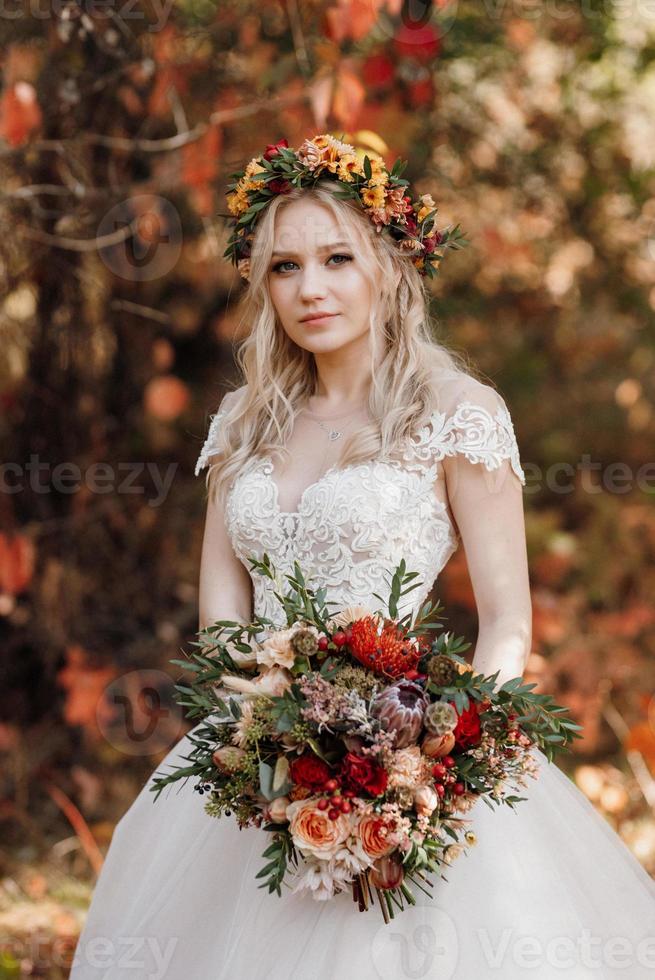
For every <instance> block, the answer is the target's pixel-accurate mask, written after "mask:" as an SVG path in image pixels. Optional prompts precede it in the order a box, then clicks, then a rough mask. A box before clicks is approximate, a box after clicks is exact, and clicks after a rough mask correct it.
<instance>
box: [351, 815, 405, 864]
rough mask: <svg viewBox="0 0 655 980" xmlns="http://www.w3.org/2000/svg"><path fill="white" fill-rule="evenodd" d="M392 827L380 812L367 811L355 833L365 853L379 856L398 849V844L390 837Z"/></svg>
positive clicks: (373, 856) (374, 856)
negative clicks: (390, 839) (391, 840)
mask: <svg viewBox="0 0 655 980" xmlns="http://www.w3.org/2000/svg"><path fill="white" fill-rule="evenodd" d="M391 829H392V828H391V827H390V826H389V822H388V821H387V820H385V819H384V817H382V816H380V814H378V813H365V814H364V816H363V817H362V818H361V820H360V821H359V823H358V824H357V827H356V828H355V835H356V836H357V837H358V838H359V840H360V841H361V844H362V848H363V849H364V851H365V853H366V854H368V855H369V856H370V857H372V858H378V857H382V856H383V855H384V854H389V853H390V852H391V851H394V850H395V849H396V844H395V843H394V842H390V841H389V839H388V838H389V834H390V833H391Z"/></svg>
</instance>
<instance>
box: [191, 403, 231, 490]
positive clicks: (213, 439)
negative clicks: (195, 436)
mask: <svg viewBox="0 0 655 980" xmlns="http://www.w3.org/2000/svg"><path fill="white" fill-rule="evenodd" d="M226 415H227V410H226V409H225V408H219V410H218V411H217V412H216V414H215V415H212V416H210V418H211V421H210V423H209V431H208V432H207V438H206V439H205V442H204V445H203V447H202V449H201V450H200V455H199V456H198V460H197V462H196V469H195V475H196V476H198V474H199V473H200V471H201V470H203V469H204V468H205V466H208V465H209V457H210V456H212V455H213V454H214V453H216V452H218V445H217V440H218V432H219V429H220V425H221V422H222V420H223V419H224V418H225V416H226Z"/></svg>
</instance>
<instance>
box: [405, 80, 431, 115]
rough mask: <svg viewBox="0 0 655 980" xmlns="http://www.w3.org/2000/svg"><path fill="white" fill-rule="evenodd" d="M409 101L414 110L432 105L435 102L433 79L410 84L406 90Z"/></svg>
mask: <svg viewBox="0 0 655 980" xmlns="http://www.w3.org/2000/svg"><path fill="white" fill-rule="evenodd" d="M405 91H406V93H407V101H408V102H409V104H410V105H411V106H412V107H413V108H414V109H419V108H421V107H422V106H426V105H430V104H431V103H432V102H433V100H434V84H433V82H432V79H431V78H422V79H420V80H419V81H417V82H409V83H408V85H407V87H406V89H405Z"/></svg>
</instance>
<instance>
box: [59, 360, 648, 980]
mask: <svg viewBox="0 0 655 980" xmlns="http://www.w3.org/2000/svg"><path fill="white" fill-rule="evenodd" d="M237 394H238V393H235V394H230V395H228V396H226V398H225V400H224V403H223V405H226V404H227V403H228V402H229V401H230V399H232V398H234V397H237ZM444 406H445V407H444ZM442 408H443V410H442V411H441V412H436V413H435V414H434V416H433V418H432V419H431V421H430V424H429V425H428V426H426V427H425V429H424V430H423V431H422V432H419V433H417V434H416V436H415V438H412V440H411V441H410V443H409V444H408V445H407V446H406V447H405V450H404V451H403V452H402V453H401V454H400V456H397V457H396V458H394V459H385V460H379V461H376V462H371V463H365V464H356V465H352V466H347V467H345V468H339V467H338V466H337V465H336V464H335V462H334V460H335V459H336V453H335V452H334V449H335V447H336V445H338V446H339V447H340V446H341V444H342V442H343V440H341V442H340V441H339V440H335V442H334V443H332V442H331V441H330V439H329V437H328V434H327V432H325V431H323V429H324V427H319V426H318V425H317V424H316V419H315V417H313V416H311V415H309V414H308V413H305V414H303V415H301V416H299V417H298V419H297V420H296V423H295V428H294V433H293V436H292V439H291V440H290V443H289V445H290V447H291V455H290V458H289V461H288V463H287V465H286V468H285V469H283V470H281V471H280V472H279V473H277V472H275V468H274V464H273V461H272V460H271V459H270V458H262V457H259V456H257V457H254V458H252V459H251V460H250V462H249V464H248V465H247V466H246V467H245V468H244V469H243V471H242V472H241V473H240V474H239V475H238V477H237V478H236V480H235V481H234V482H233V485H232V487H231V488H230V495H229V497H228V502H227V505H226V512H225V524H226V528H227V531H228V534H229V538H230V541H231V543H232V545H233V548H234V551H235V553H236V555H237V556H238V558H239V559H240V560H241V561H242V562H243V563H244V564H245V566H246V568H249V565H248V563H247V557H248V555H255V556H256V557H258V558H261V556H262V554H263V553H264V552H268V554H269V556H270V557H271V559H272V560H273V562H274V564H275V565H276V567H277V568H278V570H279V572H280V573H283V572H286V571H291V570H292V565H293V561H294V560H297V561H298V562H299V563H300V565H301V568H302V569H303V571H304V572H305V573H306V575H307V577H308V579H309V584H310V585H319V584H323V585H325V586H326V587H327V588H328V590H329V596H328V597H329V598H332V599H333V600H335V601H338V602H339V603H340V604H342V605H347V604H362V605H368V606H369V607H370V608H378V607H379V605H380V604H379V603H378V602H377V600H373V599H372V596H373V593H376V592H377V593H378V594H380V595H382V596H386V595H387V594H388V582H389V579H388V576H389V574H390V572H392V571H393V569H394V568H395V567H396V565H397V564H398V562H399V561H400V559H401V558H405V559H406V562H407V568H408V570H409V571H417V572H419V573H420V579H421V581H422V582H423V583H424V584H423V586H422V588H421V589H417V590H416V591H415V592H412V593H410V594H409V596H407V597H406V605H405V607H401V613H404V612H406V611H407V609H412V610H416V609H418V607H419V606H420V604H421V603H422V602H423V601H424V600H425V598H426V596H427V594H428V592H429V591H430V589H431V587H432V585H433V582H434V580H435V578H436V577H437V575H438V574H439V572H440V571H441V569H442V568H443V567H444V565H445V564H446V562H447V560H448V558H449V557H450V555H451V554H452V553H453V551H454V550H455V549H456V547H457V544H458V534H459V532H458V530H457V529H456V526H455V525H454V523H453V519H452V514H451V512H450V510H449V506H448V499H447V497H446V492H445V486H444V480H443V474H442V472H441V468H440V461H441V460H443V458H444V457H445V456H446V455H450V456H452V455H455V454H456V455H458V457H459V458H461V460H462V463H463V465H464V466H465V467H467V468H468V469H467V473H468V472H473V473H476V474H479V481H480V486H479V490H480V494H481V495H479V497H478V505H477V506H478V511H477V513H479V519H480V520H483V521H484V520H492V521H500V520H501V518H500V517H499V515H500V514H502V509H498V508H501V504H500V503H499V501H501V500H502V499H503V497H504V494H503V493H502V492H498V491H499V487H500V488H501V489H502V487H501V484H500V482H499V480H500V481H504V480H509V481H510V483H511V485H512V488H513V489H512V490H511V491H510V492H520V491H521V484H522V483H524V482H525V480H524V475H523V470H522V469H521V464H520V462H519V454H518V449H517V446H516V441H515V437H514V430H513V427H512V422H511V420H510V416H509V414H508V412H507V407H506V405H505V403H504V401H503V400H502V399H501V398H500V396H499V395H498V394H497V393H496V392H495V391H494V390H493V389H492V388H490V387H489V386H487V385H483V384H481V383H480V382H477V381H473V380H469V381H466V382H464V385H463V386H462V382H461V380H457V379H453V380H452V382H450V383H449V384H444V392H443V401H442ZM224 411H225V409H224V408H223V407H221V410H219V411H218V412H217V414H216V415H215V416H213V418H212V422H211V425H210V429H209V434H208V436H207V440H206V442H205V445H204V447H203V450H202V452H201V454H200V458H199V460H198V465H197V469H196V472H197V473H199V472H200V471H201V469H202V468H203V467H204V466H205V465H206V464H207V463H208V462H209V459H210V457H211V455H212V451H213V450H215V439H216V435H217V433H218V430H219V426H220V424H221V419H222V418H223V417H224ZM338 421H344V423H346V420H338V419H337V418H334V419H333V420H332V424H333V425H334V424H335V423H338ZM346 424H347V423H346ZM350 424H351V425H352V421H351V423H350ZM328 428H329V426H328ZM345 431H346V430H345ZM347 431H349V430H347ZM459 458H458V462H459ZM326 464H327V468H326ZM274 472H275V478H274V476H273V474H274ZM462 473H463V475H462V492H466V487H467V485H468V484H467V481H466V479H465V474H464V470H463V471H462ZM310 476H313V477H314V479H313V480H312V481H311V482H309V481H308V478H309V477H310ZM449 486H450V484H449ZM485 494H486V496H485ZM287 508H288V509H287ZM494 527H495V528H496V527H497V530H498V533H500V531H501V530H502V528H501V527H500V526H497V525H494ZM267 581H268V580H265V579H263V578H262V577H261V576H259V575H257V574H256V573H254V574H253V590H254V608H255V612H259V613H262V614H264V615H266V616H269V617H271V618H272V619H273V620H275V621H276V622H279V623H280V624H281V625H282V624H284V623H285V619H284V617H283V616H282V614H281V612H282V611H281V607H280V606H279V603H278V601H277V600H276V599H275V597H274V595H273V590H272V588H270V582H269V588H268V589H267V588H266V582H267ZM278 584H280V585H282V584H283V583H282V581H281V580H280V582H279V583H278ZM194 731H195V729H194ZM191 749H192V744H191V742H190V741H189V738H188V736H185V737H184V738H182V739H181V740H180V742H179V743H178V744H177V745H175V746H174V747H173V748H172V749H171V751H170V752H169V753H168V755H167V756H166V758H165V759H163V760H162V762H161V763H160V765H159V766H158V767H157V769H156V771H155V772H156V773H157V774H159V775H163V774H167V773H169V772H170V771H171V767H172V766H174V765H176V764H177V765H185V764H187V761H186V760H185V759H183V758H182V757H183V756H188V754H189V752H190V750H191ZM536 755H537V758H538V761H539V764H540V765H539V768H540V774H539V777H538V779H536V780H529V782H528V787H527V789H526V790H522V791H521V795H524V796H527V797H528V799H527V801H526V802H523V803H519V804H518V805H517V807H516V809H515V810H512V809H511V808H510V807H508V806H503V807H499V808H494V809H493V810H491V809H490V808H489V807H487V806H486V805H485V804H484V803H482V802H478V803H477V804H476V805H475V806H474V808H473V809H472V811H470V812H469V813H468V814H467V816H468V817H470V819H471V828H472V829H473V830H474V831H475V833H476V835H477V838H478V843H477V844H476V845H475V846H474V847H472V848H471V849H470V850H469V851H468V853H467V854H464V855H463V856H461V857H460V858H459V859H458V860H456V861H455V862H454V864H453V865H452V866H451V867H450V868H449V869H448V870H447V878H448V881H444V880H443V879H438V878H434V882H435V885H434V890H433V894H432V896H431V897H427V896H426V895H424V894H423V893H422V892H420V891H418V890H416V889H415V893H416V898H417V905H416V906H415V907H412V908H409V909H408V910H406V911H405V912H402V913H398V914H397V917H396V918H395V919H394V920H393V921H392V922H391V923H389V924H388V925H385V924H384V922H383V920H382V916H381V913H380V910H379V908H378V906H377V905H374V906H373V908H372V909H371V910H370V911H369V912H365V913H360V912H359V911H358V910H357V907H356V905H355V904H354V903H353V900H352V897H351V895H350V893H349V892H343V893H341V894H340V895H338V896H337V897H336V898H335V899H333V900H331V901H315V900H313V899H312V898H311V897H309V895H308V894H307V893H304V892H299V893H296V894H293V893H292V891H291V889H290V888H289V889H283V892H282V897H278V896H277V895H275V894H273V895H270V894H269V893H268V890H267V889H266V888H259V887H258V884H259V882H258V881H257V880H256V879H255V875H256V873H257V871H258V870H259V869H260V868H261V867H262V866H263V864H264V860H263V859H262V856H261V855H262V851H263V850H264V849H265V847H266V846H267V844H268V843H269V838H268V835H266V834H265V833H264V832H263V831H259V830H257V829H254V828H252V829H244V830H239V829H238V826H237V824H236V822H235V821H234V819H233V818H226V817H223V818H220V819H215V818H211V817H209V816H208V815H207V814H205V812H204V809H203V802H204V798H203V797H202V796H200V795H199V794H198V793H197V792H195V791H194V788H193V780H192V779H188V780H186V782H178V783H174V784H172V785H171V786H169V787H167V788H166V790H165V791H164V792H163V793H162V794H161V796H160V798H159V799H158V800H155V795H154V793H153V792H152V791H151V790H150V788H149V783H148V784H147V785H146V786H144V788H143V789H142V791H141V792H140V793H139V795H138V796H137V798H136V799H135V800H134V802H133V803H132V805H131V806H130V808H129V809H128V811H127V812H126V813H125V814H124V816H123V817H122V819H121V820H120V821H119V823H118V824H117V826H116V828H115V831H114V836H113V839H112V842H111V846H110V848H109V851H108V854H107V857H106V861H105V864H104V867H103V869H102V873H101V875H100V877H99V880H98V882H97V885H96V888H95V892H94V895H93V900H92V903H91V907H90V910H89V913H88V918H87V921H86V925H85V927H84V929H83V932H82V935H81V938H80V941H79V943H78V946H77V949H76V952H75V960H74V964H73V970H72V973H71V978H72V980H101V978H102V980H128V978H129V980H145V978H151V980H154V978H165V980H259V978H262V980H264V978H267V980H373V978H388V980H405V978H435V980H436V978H438V980H450V978H455V980H481V978H488V977H489V978H493V977H498V978H499V980H500V978H502V980H528V978H531V980H555V978H567V980H609V978H619V977H620V978H622V980H645V978H650V980H655V883H654V882H653V881H652V879H651V878H650V877H649V876H648V875H647V874H646V872H645V870H644V869H643V868H642V867H641V865H640V864H639V863H638V861H637V860H636V858H635V857H634V856H633V855H632V854H631V852H630V851H629V850H628V848H627V847H626V845H625V844H624V843H623V841H622V840H621V839H620V838H619V837H618V835H617V834H616V833H615V832H614V831H613V830H612V828H611V827H610V826H609V824H608V823H607V822H606V821H605V820H604V819H603V817H601V816H600V815H599V814H598V813H597V812H596V811H595V810H594V808H593V807H592V805H591V803H590V802H589V801H588V800H587V798H586V797H585V796H584V795H583V794H582V793H581V792H580V791H579V790H578V789H577V787H576V786H575V785H574V784H573V783H572V781H571V780H570V779H569V778H568V777H567V776H565V775H564V774H563V773H562V771H561V770H560V769H558V768H557V766H556V765H555V764H552V763H549V762H548V760H547V758H546V757H545V755H543V753H541V752H539V751H538V750H537V751H536Z"/></svg>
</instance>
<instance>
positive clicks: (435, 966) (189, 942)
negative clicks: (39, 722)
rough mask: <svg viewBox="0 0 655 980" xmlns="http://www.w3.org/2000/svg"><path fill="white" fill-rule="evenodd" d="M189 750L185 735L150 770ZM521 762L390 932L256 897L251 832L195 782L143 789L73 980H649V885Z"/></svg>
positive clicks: (111, 858) (654, 920)
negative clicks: (213, 806)
mask: <svg viewBox="0 0 655 980" xmlns="http://www.w3.org/2000/svg"><path fill="white" fill-rule="evenodd" d="M194 731H195V730H194ZM191 749H192V744H191V742H190V741H189V738H188V736H185V737H184V738H182V739H181V740H180V741H179V742H178V743H177V745H176V746H175V747H174V748H173V749H172V750H171V752H169V754H168V755H167V757H166V758H165V759H164V760H163V762H162V763H161V765H160V766H158V767H157V770H156V772H158V773H159V774H163V773H168V772H170V771H171V768H170V767H171V766H172V765H186V764H188V763H187V762H186V761H185V760H184V759H182V758H181V756H188V755H189V753H190V751H191ZM535 754H536V758H537V760H538V762H539V769H540V773H539V776H538V778H537V779H534V780H533V779H529V780H528V787H527V789H525V790H522V791H521V795H522V796H527V797H528V799H527V800H526V801H525V802H522V803H519V804H518V805H517V807H516V810H512V809H511V808H510V807H508V806H506V805H503V806H502V807H494V809H493V810H492V809H490V808H489V807H488V806H486V805H485V804H484V803H483V802H481V801H478V803H476V804H475V806H474V807H473V809H472V810H471V811H470V812H469V813H468V814H467V815H466V816H467V817H468V818H470V820H471V824H470V828H471V829H472V830H473V831H474V832H475V833H476V835H477V838H478V843H477V844H476V845H474V846H473V847H472V848H471V849H470V850H469V851H468V853H466V854H464V855H462V856H461V857H459V858H458V859H457V860H456V861H455V862H454V863H453V864H452V866H451V867H450V868H449V869H448V870H447V871H446V876H447V878H448V881H444V880H443V879H440V878H438V877H436V876H433V881H434V888H433V891H432V894H431V895H430V896H429V897H428V896H426V895H424V894H423V893H422V892H420V891H419V890H418V889H413V890H414V892H415V894H416V899H417V904H416V906H413V907H410V908H408V909H406V911H404V912H397V914H396V918H394V919H393V920H392V921H391V922H390V923H388V924H385V923H384V921H383V918H382V914H381V911H380V908H379V906H378V905H377V904H374V905H373V907H372V908H371V909H370V910H369V911H368V912H359V911H358V908H357V906H356V905H355V904H354V902H353V899H352V896H351V894H350V892H342V893H341V894H340V895H338V896H337V897H336V898H334V899H332V900H330V901H316V900H314V899H312V898H311V897H310V896H309V895H308V894H307V893H306V892H299V893H296V894H293V893H292V892H291V889H285V888H283V890H282V897H278V896H277V895H276V894H275V893H274V894H272V895H271V894H269V892H268V889H267V888H259V887H258V885H259V883H260V882H259V881H257V880H256V879H255V875H256V873H257V871H259V870H260V868H261V867H263V865H264V863H265V859H262V851H263V850H264V849H265V847H266V846H267V844H268V843H269V842H270V841H269V836H268V835H267V834H266V833H265V832H264V831H261V830H257V829H256V828H248V829H244V830H239V828H238V826H237V824H236V821H235V820H234V818H232V817H229V818H228V817H221V818H220V819H216V818H212V817H209V816H208V815H207V814H206V813H205V812H204V809H203V797H202V796H200V795H199V794H198V792H196V791H194V789H193V783H194V780H193V779H188V780H186V781H185V782H178V783H174V784H171V785H170V786H168V787H166V789H165V790H164V791H163V792H162V794H161V795H160V797H159V799H157V800H156V799H155V794H154V793H153V792H152V791H151V790H150V789H149V785H150V781H149V782H148V784H146V786H144V788H143V789H142V791H141V792H140V794H139V795H138V796H137V798H136V799H135V801H134V802H133V804H132V805H131V807H130V808H129V810H128V811H127V812H126V813H125V815H124V816H123V817H122V819H121V820H120V821H119V823H118V824H117V826H116V828H115V831H114V836H113V838H112V841H111V845H110V848H109V851H108V853H107V857H106V861H105V864H104V866H103V869H102V872H101V874H100V877H99V879H98V882H97V884H96V888H95V891H94V894H93V899H92V903H91V907H90V910H89V913H88V917H87V920H86V925H85V927H84V929H83V931H82V935H81V937H80V940H79V943H78V945H77V948H76V951H75V958H74V963H73V969H72V972H71V980H145V978H148V980H228V978H229V980H260V978H269V980H337V978H339V980H355V978H356V980H373V978H375V980H377V978H383V980H386V978H388V980H405V978H439V980H451V978H453V980H480V978H485V977H490V978H494V977H497V978H499V980H500V978H502V980H556V978H560V977H561V978H567V980H609V978H612V980H614V978H621V980H645V978H650V980H655V883H654V882H653V880H652V879H651V878H650V877H649V876H648V875H647V874H646V872H645V871H644V869H643V868H642V867H641V865H640V864H639V862H638V861H637V860H636V858H635V857H633V855H632V854H631V852H630V851H629V850H628V848H627V847H626V845H625V844H624V843H623V841H622V840H621V839H620V837H619V836H618V835H617V834H616V833H615V832H614V831H613V830H612V828H611V827H610V826H609V824H608V823H607V822H606V821H605V820H604V818H603V817H601V816H600V815H599V814H598V813H597V812H596V811H595V810H594V808H593V806H592V805H591V803H590V802H589V801H588V800H587V798H586V797H585V796H584V795H583V794H582V793H581V792H580V790H578V789H577V787H576V786H575V785H574V784H573V783H572V781H571V780H570V779H569V778H568V777H567V776H566V775H564V773H563V772H562V771H561V770H560V769H558V768H557V766H556V765H555V764H553V763H549V762H548V760H547V758H546V756H545V755H543V753H541V752H540V751H539V750H535ZM151 778H152V777H151Z"/></svg>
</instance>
